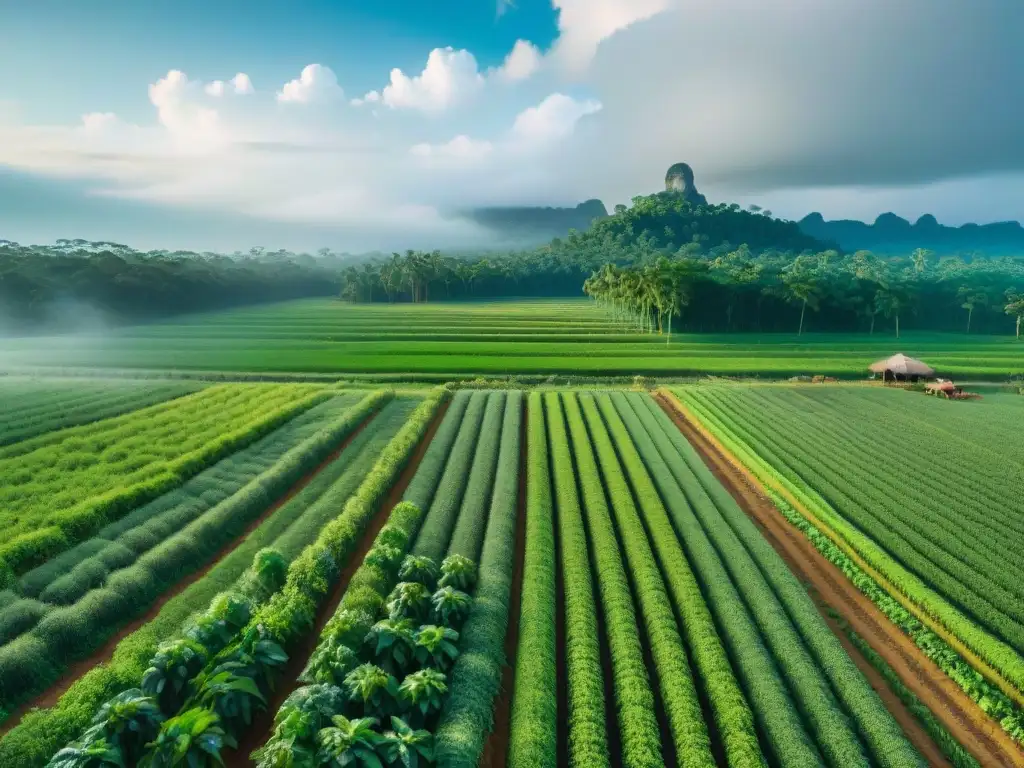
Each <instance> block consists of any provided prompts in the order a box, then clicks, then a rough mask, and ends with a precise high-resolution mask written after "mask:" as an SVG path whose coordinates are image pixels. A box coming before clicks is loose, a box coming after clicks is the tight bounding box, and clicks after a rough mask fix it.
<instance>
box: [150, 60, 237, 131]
mask: <svg viewBox="0 0 1024 768" xmlns="http://www.w3.org/2000/svg"><path fill="white" fill-rule="evenodd" d="M200 85H201V84H200V83H197V82H193V81H190V80H189V79H188V76H187V75H186V74H185V73H184V72H182V71H180V70H177V69H172V70H171V71H169V72H168V73H167V75H166V76H164V77H162V78H160V79H159V80H157V81H156V82H155V83H153V84H152V85H150V86H149V100H150V102H151V103H152V104H153V106H155V107H156V109H157V115H158V117H159V120H160V123H161V124H162V125H163V126H164V127H165V128H166V129H167V130H168V131H169V132H170V133H171V135H172V136H173V137H174V138H176V139H177V140H179V141H180V142H182V143H185V144H190V145H191V146H193V147H194V148H196V149H201V148H205V147H208V146H210V145H215V144H219V143H221V142H223V140H224V139H225V136H224V133H223V130H222V126H221V122H220V116H219V115H218V114H217V111H216V110H213V109H210V108H208V107H204V106H202V105H200V104H197V103H196V102H195V101H193V95H194V94H195V92H196V91H197V90H198V88H199V87H200Z"/></svg>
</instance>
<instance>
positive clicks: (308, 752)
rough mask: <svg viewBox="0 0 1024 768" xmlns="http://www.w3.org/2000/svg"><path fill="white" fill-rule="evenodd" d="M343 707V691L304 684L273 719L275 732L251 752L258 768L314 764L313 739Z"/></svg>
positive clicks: (285, 767) (290, 767)
mask: <svg viewBox="0 0 1024 768" xmlns="http://www.w3.org/2000/svg"><path fill="white" fill-rule="evenodd" d="M345 704H346V697H345V692H344V691H342V690H341V689H340V688H338V687H337V686H334V685H306V686H303V687H302V688H299V689H298V690H296V691H295V692H294V693H292V694H291V695H290V696H289V697H288V698H287V699H285V701H284V703H283V704H282V705H281V708H280V709H279V710H278V711H277V715H276V717H275V718H274V732H273V734H272V735H271V737H270V739H269V740H268V741H267V743H266V744H265V745H264V746H263V747H262V748H261V749H258V750H256V751H255V752H253V754H252V759H253V760H254V761H255V762H256V764H257V766H258V768H299V766H312V765H314V758H315V753H316V737H317V733H319V732H320V730H321V729H322V728H326V727H328V726H329V725H330V723H331V718H332V717H334V716H335V715H337V714H339V713H341V712H342V711H343V710H344V708H345Z"/></svg>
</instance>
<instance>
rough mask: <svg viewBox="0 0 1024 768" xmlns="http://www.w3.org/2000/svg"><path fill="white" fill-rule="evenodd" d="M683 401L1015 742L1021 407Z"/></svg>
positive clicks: (733, 392)
mask: <svg viewBox="0 0 1024 768" xmlns="http://www.w3.org/2000/svg"><path fill="white" fill-rule="evenodd" d="M679 394H680V396H681V398H682V401H683V403H684V405H685V406H686V407H687V408H688V409H689V410H690V411H691V412H692V414H693V416H694V417H695V418H696V419H698V420H699V421H700V423H701V424H703V425H704V426H705V427H706V428H707V429H708V430H709V431H710V432H711V433H712V434H713V435H715V436H716V438H718V439H719V440H720V441H721V442H722V444H723V445H724V446H725V447H726V448H727V449H728V450H729V451H730V452H732V453H733V455H734V456H736V458H737V459H738V460H740V461H742V462H743V463H744V464H745V465H746V466H747V467H748V468H749V469H750V470H751V471H752V472H753V473H754V474H755V476H757V477H758V478H759V479H760V480H762V481H763V482H765V483H766V485H767V486H769V487H770V488H772V489H774V491H775V492H777V494H778V495H779V496H780V498H779V499H778V503H779V507H780V509H782V510H783V514H785V515H786V516H787V518H789V519H790V521H791V522H793V523H794V524H795V525H797V526H798V527H799V528H800V529H801V530H802V531H804V532H805V533H806V534H807V535H809V536H811V537H813V538H814V539H815V542H816V543H815V545H816V546H819V544H820V547H819V549H822V550H823V551H824V552H825V553H826V556H827V557H828V558H829V559H830V560H832V561H833V562H834V563H835V564H837V565H839V567H841V568H842V569H843V570H844V571H846V572H847V574H848V575H850V576H851V578H854V580H855V583H857V586H858V588H861V589H862V591H863V592H864V593H865V594H866V595H868V596H869V597H870V598H871V599H872V601H873V602H875V603H876V604H878V605H879V607H880V608H881V609H882V610H883V611H884V612H885V613H886V615H887V616H889V618H890V619H892V620H893V621H894V622H895V623H896V624H897V626H899V627H900V628H901V629H902V630H903V631H904V632H906V633H907V634H908V635H910V636H911V638H912V639H914V641H915V643H917V645H918V646H919V647H921V648H922V649H923V650H924V651H925V653H926V654H927V655H928V657H929V658H931V659H932V660H933V661H935V662H936V663H937V664H938V666H939V667H940V668H942V669H943V670H944V671H945V672H946V673H947V674H948V675H950V677H951V678H953V679H954V680H955V681H956V682H957V684H958V685H959V686H960V687H961V688H962V689H963V690H964V691H965V692H966V693H967V694H968V695H969V696H970V697H971V698H972V699H974V701H976V702H978V704H979V705H980V706H981V707H982V709H983V710H984V711H985V712H986V713H988V714H989V715H990V716H992V717H993V718H994V719H995V720H996V721H997V722H999V724H1000V725H1001V726H1002V727H1003V729H1004V730H1005V731H1006V732H1007V733H1008V734H1009V735H1010V736H1012V737H1013V738H1014V739H1016V740H1017V741H1019V742H1024V716H1022V713H1021V710H1020V704H1021V703H1024V696H1022V695H1021V694H1022V692H1024V659H1022V657H1021V651H1022V650H1024V642H1022V641H1024V623H1022V620H1024V615H1022V609H1021V606H1022V605H1024V601H1022V595H1024V590H1022V588H1021V577H1022V576H1024V570H1022V569H1021V566H1020V562H1021V560H1020V556H1021V554H1022V549H1021V546H1020V541H1021V540H1022V539H1021V531H1022V530H1024V528H1022V523H1021V519H1022V512H1024V501H1022V498H1024V496H1022V494H1021V490H1022V488H1024V484H1022V474H1021V473H1022V470H1021V463H1020V460H1021V448H1020V445H1019V440H1012V439H1008V438H1009V437H1010V435H1011V434H1012V427H1011V426H1010V425H1011V424H1013V423H1014V417H1015V416H1016V415H1019V414H1020V413H1021V411H1020V406H1019V404H1018V403H1017V402H1016V401H1015V400H1013V399H1012V398H1009V397H1001V396H995V397H993V398H991V399H986V400H984V401H982V402H980V403H970V404H969V407H966V408H951V407H949V406H951V405H952V406H955V405H959V404H955V403H952V404H951V403H947V402H939V401H932V400H930V399H928V398H924V397H921V396H919V395H916V394H915V393H905V392H894V391H887V390H873V389H864V388H833V387H829V388H820V387H819V388H817V389H815V388H813V387H722V386H714V387H704V386H700V387H690V388H686V389H683V390H680V392H679ZM851 414H856V418H851V417H850V416H851ZM1001 438H1002V439H1001ZM883 588H884V589H883ZM972 666H973V667H974V669H971V667H972ZM976 670H977V671H976ZM978 671H980V672H981V673H982V675H979V674H978Z"/></svg>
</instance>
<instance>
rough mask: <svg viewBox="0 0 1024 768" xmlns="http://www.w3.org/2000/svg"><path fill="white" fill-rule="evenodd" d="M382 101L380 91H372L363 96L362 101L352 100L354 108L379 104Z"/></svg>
mask: <svg viewBox="0 0 1024 768" xmlns="http://www.w3.org/2000/svg"><path fill="white" fill-rule="evenodd" d="M379 101H380V91H370V92H369V93H368V94H366V95H365V96H363V97H362V98H361V99H359V98H356V99H352V102H351V104H352V106H353V107H361V106H363V105H364V104H377V103H378V102H379Z"/></svg>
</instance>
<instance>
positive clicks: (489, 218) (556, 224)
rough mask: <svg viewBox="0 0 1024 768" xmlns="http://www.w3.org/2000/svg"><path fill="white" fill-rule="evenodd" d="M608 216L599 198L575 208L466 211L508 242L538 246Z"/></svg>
mask: <svg viewBox="0 0 1024 768" xmlns="http://www.w3.org/2000/svg"><path fill="white" fill-rule="evenodd" d="M607 215H608V209H607V208H605V207H604V203H602V202H601V201H600V200H587V201H586V202H583V203H580V204H579V205H577V206H576V207H575V208H540V207H526V206H524V207H520V208H476V209H474V210H472V211H470V212H469V214H468V216H469V218H470V219H471V220H473V221H475V222H476V223H477V224H480V225H482V226H484V227H487V228H488V229H490V230H491V231H492V232H494V234H495V236H496V238H497V239H498V240H499V241H500V242H502V243H505V244H509V245H539V244H540V243H544V242H547V241H548V240H551V239H552V238H555V237H565V236H566V235H567V234H569V230H570V229H575V230H579V231H581V232H582V231H584V230H586V229H589V228H590V225H591V224H593V223H594V221H595V220H597V219H603V218H604V217H606V216H607Z"/></svg>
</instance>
